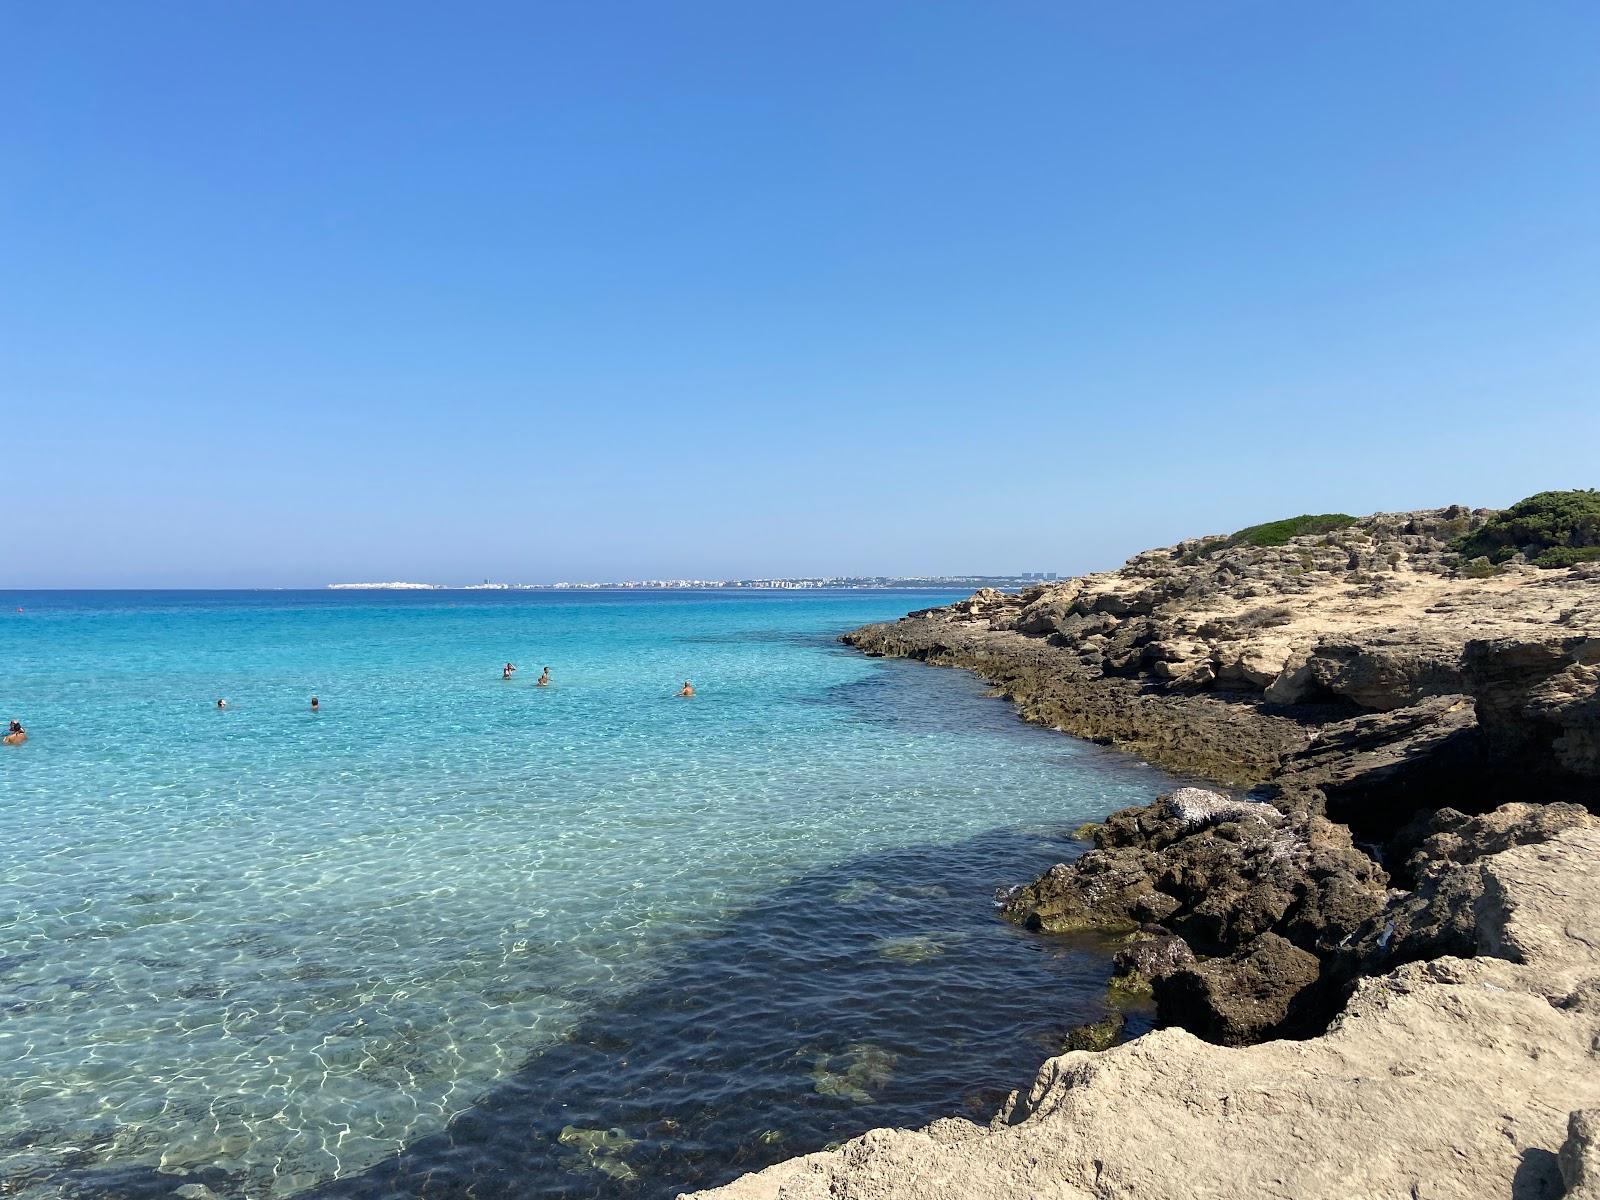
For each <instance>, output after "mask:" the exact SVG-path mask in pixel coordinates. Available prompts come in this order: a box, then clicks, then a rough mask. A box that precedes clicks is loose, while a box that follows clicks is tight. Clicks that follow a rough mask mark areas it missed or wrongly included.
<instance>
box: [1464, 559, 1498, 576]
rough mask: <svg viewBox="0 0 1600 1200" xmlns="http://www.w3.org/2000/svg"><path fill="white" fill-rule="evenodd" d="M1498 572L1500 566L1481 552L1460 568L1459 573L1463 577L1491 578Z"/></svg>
mask: <svg viewBox="0 0 1600 1200" xmlns="http://www.w3.org/2000/svg"><path fill="white" fill-rule="evenodd" d="M1498 574H1500V568H1499V567H1497V566H1495V565H1494V564H1493V563H1492V562H1490V561H1489V560H1488V559H1487V558H1485V557H1484V556H1483V555H1481V554H1480V555H1479V556H1478V557H1477V558H1475V559H1473V560H1472V561H1471V562H1469V563H1466V564H1465V565H1464V566H1462V568H1461V575H1462V577H1463V578H1465V579H1492V578H1494V577H1495V576H1496V575H1498Z"/></svg>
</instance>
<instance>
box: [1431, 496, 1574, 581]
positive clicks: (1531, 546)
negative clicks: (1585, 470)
mask: <svg viewBox="0 0 1600 1200" xmlns="http://www.w3.org/2000/svg"><path fill="white" fill-rule="evenodd" d="M1450 548H1451V549H1452V550H1454V551H1455V552H1456V553H1457V554H1459V555H1460V556H1461V557H1462V559H1463V560H1470V559H1475V558H1487V559H1488V560H1489V561H1490V562H1491V563H1503V562H1505V561H1506V560H1507V559H1509V558H1511V557H1513V556H1514V555H1516V554H1518V553H1522V554H1525V555H1527V557H1528V561H1529V562H1531V563H1533V565H1534V566H1536V567H1545V568H1547V569H1554V568H1558V567H1570V566H1573V565H1575V564H1577V563H1580V562H1595V561H1600V491H1597V490H1596V489H1594V488H1574V489H1569V490H1566V491H1554V492H1539V493H1537V494H1536V495H1532V496H1529V497H1528V498H1527V499H1526V500H1519V501H1518V502H1517V503H1515V504H1513V505H1512V506H1511V507H1510V508H1508V509H1506V510H1505V511H1504V512H1501V513H1497V514H1496V515H1495V516H1493V517H1491V518H1490V519H1489V520H1488V522H1487V523H1485V524H1484V525H1483V526H1482V527H1481V528H1479V529H1476V530H1474V531H1472V532H1471V533H1466V534H1463V535H1462V536H1460V537H1458V538H1457V539H1456V540H1455V541H1454V542H1452V543H1451V544H1450Z"/></svg>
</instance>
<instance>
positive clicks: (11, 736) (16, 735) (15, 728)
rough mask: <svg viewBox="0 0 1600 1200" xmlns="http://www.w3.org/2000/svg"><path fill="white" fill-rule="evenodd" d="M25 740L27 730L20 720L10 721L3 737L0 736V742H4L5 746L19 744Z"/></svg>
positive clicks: (26, 738)
mask: <svg viewBox="0 0 1600 1200" xmlns="http://www.w3.org/2000/svg"><path fill="white" fill-rule="evenodd" d="M27 740H28V731H27V730H26V729H24V728H23V727H22V722H21V721H12V722H11V728H10V729H8V730H7V731H6V735H5V737H0V742H4V743H5V744H6V745H7V746H20V745H22V743H23V742H25V741H27Z"/></svg>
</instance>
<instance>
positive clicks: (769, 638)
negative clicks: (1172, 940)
mask: <svg viewBox="0 0 1600 1200" xmlns="http://www.w3.org/2000/svg"><path fill="white" fill-rule="evenodd" d="M942 599H946V597H943V596H937V595H932V594H926V593H922V594H912V593H903V592H901V593H825V594H818V593H809V594H802V595H794V594H775V595H740V594H732V595H729V594H692V593H647V594H639V593H621V594H616V593H602V594H584V595H576V596H563V595H559V594H556V595H551V594H540V593H532V594H528V593H521V594H517V593H513V594H504V593H467V594H462V593H449V594H439V593H423V594H399V595H397V594H394V593H353V594H352V593H342V594H341V593H223V594H204V593H187V594H186V593H146V594H133V593H129V594H105V593H102V594H94V593H85V594H66V593H56V594H39V593H34V594H26V593H23V594H11V595H4V596H0V605H3V608H0V707H3V708H4V711H3V712H0V717H10V716H16V717H18V718H20V719H22V720H23V721H24V723H25V724H27V726H28V727H29V731H30V734H31V740H30V741H29V743H28V744H27V745H26V746H23V747H18V748H4V752H3V754H0V792H3V798H4V803H3V804H0V1122H3V1125H0V1190H3V1191H4V1192H5V1194H8V1195H20V1196H26V1197H34V1196H40V1197H42V1196H57V1195H68V1194H72V1195H82V1194H90V1193H94V1192H96V1191H100V1192H103V1193H104V1194H118V1195H123V1194H132V1193H134V1192H149V1193H150V1194H152V1195H165V1194H169V1193H170V1192H171V1191H172V1189H173V1188H175V1187H178V1186H181V1185H182V1184H184V1183H185V1182H190V1181H196V1182H204V1183H206V1184H207V1185H208V1186H211V1187H213V1188H214V1189H215V1190H216V1191H218V1192H219V1193H228V1192H231V1193H234V1194H238V1195H252V1196H254V1195H264V1194H275V1195H286V1194H292V1193H296V1192H302V1191H305V1190H307V1189H311V1188H316V1189H320V1190H323V1191H327V1192H329V1193H330V1194H333V1193H342V1194H352V1195H354V1194H366V1195H380V1194H382V1195H390V1194H393V1195H418V1194H421V1193H422V1190H423V1186H422V1183H421V1182H419V1181H421V1180H426V1179H432V1180H434V1181H435V1183H436V1185H437V1186H434V1188H433V1190H434V1191H438V1190H439V1188H442V1187H443V1186H444V1185H443V1184H442V1183H439V1182H438V1181H441V1180H455V1181H456V1184H458V1185H459V1186H460V1188H461V1189H462V1190H463V1191H465V1190H466V1189H468V1188H472V1189H473V1190H474V1194H478V1195H487V1194H492V1193H493V1191H494V1190H495V1185H494V1182H493V1181H495V1180H499V1181H500V1184H499V1186H501V1187H505V1188H509V1189H510V1190H511V1191H513V1192H515V1193H516V1194H522V1195H538V1194H549V1195H571V1194H584V1195H588V1194H598V1195H610V1194H622V1193H624V1192H627V1193H637V1194H641V1195H645V1194H649V1195H656V1194H668V1195H670V1194H671V1190H672V1188H673V1187H675V1186H678V1185H680V1184H682V1185H687V1184H688V1183H689V1182H705V1181H708V1180H714V1179H717V1178H723V1177H726V1176H727V1174H728V1173H729V1172H730V1171H736V1170H737V1169H739V1166H749V1165H753V1164H754V1163H755V1162H758V1161H769V1160H770V1159H772V1158H776V1157H780V1156H781V1155H782V1154H785V1153H796V1152H801V1151H804V1150H808V1149H813V1148H815V1146H816V1145H820V1144H821V1141H822V1140H826V1138H828V1137H832V1136H843V1135H844V1134H847V1133H848V1132H851V1131H853V1130H858V1129H860V1128H865V1127H867V1126H869V1125H872V1124H877V1123H882V1122H883V1121H884V1120H891V1121H893V1120H901V1121H912V1120H917V1119H920V1118H924V1117H931V1116H933V1115H938V1113H939V1112H941V1111H946V1109H948V1108H949V1106H950V1105H951V1104H952V1103H960V1098H961V1097H963V1096H966V1095H969V1094H978V1093H979V1092H981V1089H982V1088H983V1087H985V1086H987V1085H991V1084H993V1083H994V1082H995V1080H994V1078H992V1077H991V1075H990V1071H991V1070H992V1069H993V1068H995V1066H996V1064H1010V1067H1011V1069H1016V1070H1020V1069H1022V1066H1023V1064H1026V1063H1030V1062H1033V1061H1036V1060H1037V1059H1038V1058H1039V1057H1041V1045H1040V1044H1032V1043H1031V1042H1030V1041H1029V1039H1030V1038H1043V1039H1044V1040H1045V1041H1048V1036H1049V1033H1050V1030H1052V1029H1054V1028H1056V1027H1057V1026H1059V1025H1060V1024H1061V1023H1062V1022H1063V1021H1064V1020H1065V1019H1066V1018H1067V1017H1070V1016H1071V1015H1073V1011H1074V1007H1073V1006H1074V1004H1075V1005H1077V1008H1078V1009H1087V1008H1092V1006H1093V1004H1094V1003H1095V1001H1094V998H1093V997H1094V995H1095V992H1096V989H1097V987H1098V984H1099V983H1100V982H1103V955H1102V954H1099V952H1098V951H1097V950H1096V949H1095V948H1094V947H1091V946H1074V945H1069V944H1062V943H1048V942H1044V941H1042V940H1041V939H1037V938H1032V937H1030V936H1028V935H1024V934H1020V933H1018V932H1017V931H1015V930H1012V929H1009V928H1008V927H1006V926H1004V925H1002V924H1001V923H999V922H998V921H997V920H995V919H994V917H993V915H992V911H991V910H990V906H989V903H988V900H987V893H988V891H989V890H992V887H993V886H995V885H999V884H1004V883H1009V882H1016V881H1018V880H1020V879H1021V878H1023V877H1025V876H1026V875H1027V874H1028V873H1029V872H1030V871H1033V870H1037V869H1038V868H1039V867H1040V866H1041V865H1045V864H1047V863H1048V862H1050V861H1054V860H1055V859H1058V858H1060V857H1061V856H1063V855H1064V854H1067V853H1070V852H1071V849H1072V847H1071V846H1070V845H1069V844H1068V843H1066V842H1065V841H1064V840H1063V839H1062V836H1061V830H1062V829H1064V828H1071V827H1072V826H1073V825H1075V824H1077V823H1078V822H1079V821H1082V820H1085V819H1089V818H1091V817H1094V816H1098V815H1100V814H1102V813H1104V812H1105V811H1107V810H1109V809H1112V808H1116V807H1119V806H1121V805H1124V804H1129V803H1135V802H1139V801H1142V800H1144V799H1147V798H1149V797H1150V796H1151V795H1152V794H1153V793H1154V791H1155V790H1157V788H1158V787H1159V786H1160V783H1161V779H1160V777H1159V776H1158V775H1157V774H1156V773H1154V772H1152V771H1149V770H1148V769H1142V768H1139V767H1137V766H1136V765H1133V764H1129V763H1127V762H1126V761H1124V760H1121V759H1119V758H1117V757H1115V756H1112V755H1108V754H1105V753H1103V752H1100V751H1097V750H1094V749H1092V748H1090V747H1086V746H1083V745H1081V744H1079V743H1075V742H1072V741H1070V740H1068V739H1065V738H1062V737H1060V736H1058V735H1053V734H1051V733H1049V732H1047V731H1043V730H1038V729H1034V728H1031V727H1028V726H1025V725H1023V724H1021V723H1020V722H1018V721H1017V720H1016V719H1015V717H1014V716H1013V715H1012V713H1011V712H1010V709H1009V707H1008V706H1006V705H1003V704H999V703H996V702H994V701H991V700H987V699H986V698H985V697H984V696H983V693H982V687H981V685H979V684H978V683H977V682H976V681H974V680H972V679H970V678H969V677H967V676H965V675H963V674H960V673H957V672H947V671H932V670H928V669H926V668H923V667H919V666H917V665H915V664H909V663H899V662H885V661H879V660H871V659H866V658H862V657H860V656H857V655H855V654H853V653H851V652H849V651H847V650H845V649H843V648H841V647H839V646H838V645H837V644H836V643H835V642H834V640H833V638H834V636H835V635H836V634H837V633H838V632H840V631H842V630H844V629H847V628H850V627H852V626H854V625H857V624H860V623H862V622H864V621H868V620H877V619H884V618H887V617H892V616H895V615H898V614H900V613H903V612H905V611H906V610H907V609H909V608H915V607H922V606H925V605H927V604H929V603H935V602H938V601H940V600H942ZM18 606H21V607H22V608H23V609H24V611H22V612H16V611H14V610H15V609H16V608H17V607H18ZM508 658H509V659H511V660H512V661H514V662H516V663H517V664H518V666H519V667H520V668H521V670H520V672H519V674H518V675H517V677H516V678H515V679H514V680H513V681H512V682H509V683H507V682H503V681H502V680H501V679H500V677H499V665H500V664H501V663H503V662H504V661H505V660H506V659H508ZM546 663H548V664H549V665H550V667H551V670H552V674H553V676H554V686H552V687H550V688H548V689H540V688H536V687H535V686H534V677H535V676H536V675H537V674H538V670H539V668H540V667H541V666H543V665H544V664H546ZM685 677H688V678H692V679H693V680H694V682H695V685H696V687H697V689H698V690H699V693H700V694H699V695H698V696H696V697H695V698H694V699H692V700H678V699H675V698H674V697H673V695H672V693H673V691H674V690H675V688H676V686H677V684H678V683H680V682H681V681H682V680H683V679H684V678H685ZM313 693H316V694H317V695H319V696H320V697H321V700H322V703H323V711H322V712H321V713H319V714H312V713H311V712H309V711H308V700H309V697H310V696H311V695H312V694H313ZM219 696H224V697H226V698H227V699H228V702H229V707H228V709H227V710H226V711H220V712H219V711H218V710H217V709H216V708H215V701H216V699H217V698H218V697H219ZM919 889H921V890H920V891H919ZM1008 972H1009V975H1008ZM1097 972H1098V973H1097ZM1008 979H1010V980H1011V982H1013V983H1015V984H1016V988H1015V989H1014V990H1013V991H1012V992H1011V993H1010V994H1009V996H1008V997H1007V998H1004V999H999V998H997V997H996V996H995V995H994V992H993V990H991V989H995V990H997V989H1001V988H1004V987H1005V986H1006V984H1007V980H1008ZM1052 996H1054V997H1057V998H1058V999H1057V1002H1056V1003H1055V1004H1052V1003H1051V1000H1050V998H1051V997H1052ZM1062 996H1070V997H1074V999H1072V1000H1071V1001H1070V1002H1067V1001H1061V1000H1060V999H1059V998H1060V997H1062ZM1041 1008H1042V1010H1043V1011H1041ZM1089 1015H1093V1014H1092V1013H1090V1014H1089ZM1030 1021H1032V1027H1031V1032H1030V1024H1029V1022H1030ZM697 1035H705V1036H697ZM896 1038H898V1039H899V1040H900V1041H901V1042H903V1043H905V1044H901V1045H898V1046H896V1045H893V1044H891V1043H894V1042H895V1040H896ZM1044 1049H1048V1046H1045V1047H1044ZM924 1059H925V1060H926V1061H923V1060H924ZM651 1081H653V1082H651ZM1010 1082H1012V1083H1016V1082H1021V1080H1018V1079H1012V1080H1010ZM647 1083H648V1086H646V1084H647ZM641 1089H643V1090H642V1091H641ZM985 1102H987V1099H986V1100H985ZM619 1106H620V1107H619ZM733 1114H738V1115H733ZM753 1121H754V1122H757V1123H756V1124H752V1122H753ZM763 1122H765V1124H764V1123H763ZM735 1164H737V1165H735ZM512 1183H514V1184H515V1185H516V1186H515V1187H514V1188H513V1187H511V1186H510V1185H511V1184H512ZM452 1186H454V1185H452ZM430 1194H433V1192H432V1191H430Z"/></svg>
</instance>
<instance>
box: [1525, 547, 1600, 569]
mask: <svg viewBox="0 0 1600 1200" xmlns="http://www.w3.org/2000/svg"><path fill="white" fill-rule="evenodd" d="M1583 562H1600V546H1556V547H1553V548H1552V549H1549V550H1546V551H1545V552H1544V553H1543V554H1541V555H1539V557H1538V558H1536V559H1534V560H1533V565H1534V566H1536V567H1546V568H1550V567H1570V566H1573V565H1574V564H1576V563H1583Z"/></svg>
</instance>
